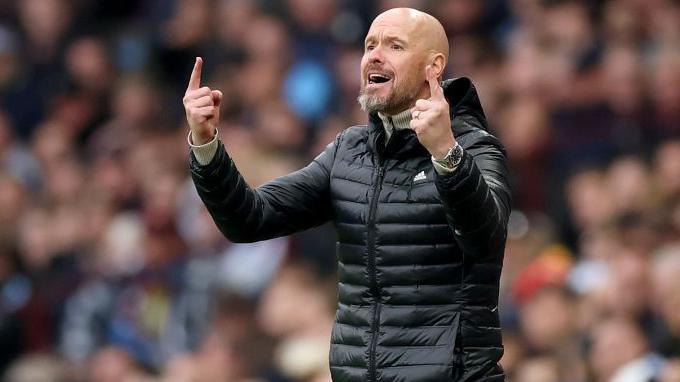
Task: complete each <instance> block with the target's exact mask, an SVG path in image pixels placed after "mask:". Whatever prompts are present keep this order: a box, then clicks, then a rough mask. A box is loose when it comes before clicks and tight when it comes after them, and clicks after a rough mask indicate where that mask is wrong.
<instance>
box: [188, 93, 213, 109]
mask: <svg viewBox="0 0 680 382" xmlns="http://www.w3.org/2000/svg"><path fill="white" fill-rule="evenodd" d="M189 106H191V107H204V106H215V103H214V102H213V97H212V96H209V95H207V96H203V97H201V98H197V99H195V100H193V101H191V104H190V105H189Z"/></svg>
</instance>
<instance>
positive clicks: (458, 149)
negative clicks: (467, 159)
mask: <svg viewBox="0 0 680 382" xmlns="http://www.w3.org/2000/svg"><path fill="white" fill-rule="evenodd" d="M462 160H463V147H462V146H461V145H460V144H459V143H458V142H456V144H455V145H453V146H452V147H451V148H450V149H449V151H448V152H447V153H446V155H444V158H442V159H436V158H435V157H432V161H433V162H435V163H437V164H438V165H440V166H442V167H444V168H446V169H449V170H453V169H455V168H456V167H458V165H459V164H460V162H461V161H462Z"/></svg>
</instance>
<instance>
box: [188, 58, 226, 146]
mask: <svg viewBox="0 0 680 382" xmlns="http://www.w3.org/2000/svg"><path fill="white" fill-rule="evenodd" d="M202 69H203V59H202V58H201V57H196V63H195V64H194V70H193V71H192V72H191V78H189V85H188V86H187V91H186V93H184V99H183V102H184V110H185V111H186V115H187V122H189V128H190V129H191V140H192V142H193V144H195V145H202V144H205V143H208V142H210V141H211V140H212V139H213V138H214V137H215V131H216V129H217V125H218V124H219V120H220V102H221V101H222V92H221V91H219V90H212V89H210V88H209V87H207V86H203V87H201V70H202Z"/></svg>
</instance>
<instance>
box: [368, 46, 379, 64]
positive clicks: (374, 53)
mask: <svg viewBox="0 0 680 382" xmlns="http://www.w3.org/2000/svg"><path fill="white" fill-rule="evenodd" d="M368 61H369V62H383V54H382V48H381V47H380V46H379V45H378V46H376V47H375V48H373V49H372V50H370V51H369V52H368Z"/></svg>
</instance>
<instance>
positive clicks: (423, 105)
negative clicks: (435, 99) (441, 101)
mask: <svg viewBox="0 0 680 382" xmlns="http://www.w3.org/2000/svg"><path fill="white" fill-rule="evenodd" d="M431 107H432V101H430V100H426V99H419V100H417V101H416V104H415V105H413V110H420V111H426V110H429V109H430V108H431Z"/></svg>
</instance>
